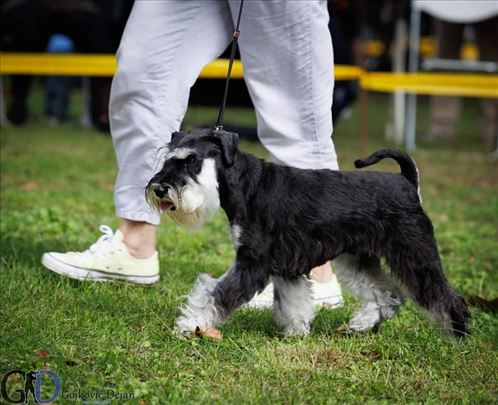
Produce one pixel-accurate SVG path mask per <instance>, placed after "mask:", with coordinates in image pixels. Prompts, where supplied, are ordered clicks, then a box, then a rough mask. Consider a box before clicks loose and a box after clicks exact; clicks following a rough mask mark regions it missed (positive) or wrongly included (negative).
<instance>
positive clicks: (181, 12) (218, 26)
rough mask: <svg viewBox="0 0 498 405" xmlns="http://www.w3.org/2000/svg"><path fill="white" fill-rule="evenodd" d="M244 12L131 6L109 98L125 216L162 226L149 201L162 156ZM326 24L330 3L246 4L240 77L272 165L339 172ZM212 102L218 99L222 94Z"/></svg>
mask: <svg viewBox="0 0 498 405" xmlns="http://www.w3.org/2000/svg"><path fill="white" fill-rule="evenodd" d="M239 6H240V1H239V0H161V1H140V0H137V1H136V2H135V4H134V6H133V10H132V12H131V15H130V17H129V19H128V23H127V25H126V29H125V31H124V34H123V38H122V40H121V45H120V47H119V50H118V53H117V60H118V70H117V72H116V75H115V76H114V80H113V84H112V91H111V101H110V121H111V133H112V138H113V142H114V147H115V151H116V155H117V161H118V167H119V174H118V177H117V181H116V188H115V205H116V213H117V215H118V216H119V217H121V218H126V219H130V220H135V221H145V222H148V223H151V224H158V223H159V220H160V218H159V215H158V213H156V212H155V211H154V210H152V209H151V208H150V207H149V206H148V205H147V203H146V202H145V198H144V187H145V185H146V184H147V182H148V181H149V179H150V178H151V177H152V175H153V173H154V171H155V170H156V169H157V167H155V166H156V164H157V161H158V149H159V148H160V147H162V146H164V145H165V144H166V143H167V142H168V141H169V139H170V135H171V133H172V132H174V131H177V130H178V129H179V128H180V124H181V122H182V119H183V117H184V115H185V112H186V109H187V104H188V98H189V90H190V87H191V86H192V85H193V84H194V82H195V81H196V79H197V77H198V75H199V73H200V71H201V70H202V68H203V67H204V66H205V65H206V64H208V63H209V62H211V61H212V60H214V59H216V58H217V57H218V56H219V55H220V54H221V53H222V52H223V51H224V50H225V49H226V47H227V46H228V45H229V44H230V42H231V40H232V38H233V31H234V21H236V19H237V15H238V11H239ZM328 20H329V16H328V12H327V4H326V1H325V0H276V1H273V0H246V1H245V3H244V9H243V11H242V20H241V23H240V31H241V36H240V38H239V47H240V53H241V58H242V63H243V65H244V76H245V81H246V84H247V87H248V89H249V93H250V95H251V99H252V101H253V103H254V106H255V108H256V117H257V130H258V135H259V137H260V139H261V142H262V143H263V145H264V146H265V147H266V148H267V149H268V150H269V152H270V153H271V156H272V159H273V161H274V162H276V163H280V164H286V165H289V166H295V167H300V168H310V169H321V168H329V169H337V157H336V153H335V150H334V145H333V143H332V138H331V135H332V116H331V106H332V91H333V86H334V78H333V53H332V40H331V37H330V33H329V30H328ZM234 96H236V95H233V94H232V95H230V97H234ZM216 97H220V102H221V94H218V95H216ZM228 104H230V103H228ZM214 119H216V117H213V120H214Z"/></svg>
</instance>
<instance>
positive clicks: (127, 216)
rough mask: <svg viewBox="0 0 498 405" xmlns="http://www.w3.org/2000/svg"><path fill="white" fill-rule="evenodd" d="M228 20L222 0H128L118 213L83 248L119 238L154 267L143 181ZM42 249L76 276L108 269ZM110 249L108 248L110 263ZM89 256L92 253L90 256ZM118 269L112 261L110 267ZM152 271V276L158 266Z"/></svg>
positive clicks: (116, 125)
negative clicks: (115, 221) (113, 224)
mask: <svg viewBox="0 0 498 405" xmlns="http://www.w3.org/2000/svg"><path fill="white" fill-rule="evenodd" d="M232 25H233V24H232V21H231V16H230V13H229V10H228V5H227V3H226V2H218V1H204V0H198V1H182V0H177V1H158V2H149V1H137V2H135V4H134V6H133V10H132V12H131V15H130V17H129V20H128V23H127V25H126V29H125V32H124V34H123V38H122V41H121V45H120V48H119V50H118V54H117V59H118V71H117V73H116V75H115V77H114V80H113V84H112V90H111V101H110V123H111V133H112V138H113V142H114V147H115V151H116V156H117V163H118V168H119V173H118V177H117V180H116V187H115V194H114V198H115V206H116V214H117V216H118V217H119V218H121V220H122V221H121V224H120V226H119V230H118V231H116V234H114V235H112V231H110V230H108V229H107V228H106V230H105V232H104V233H105V234H106V235H109V236H108V237H107V236H105V235H104V236H105V238H104V240H103V241H104V242H106V243H107V241H108V240H109V239H110V240H111V244H110V245H109V244H107V245H109V246H107V245H106V246H104V247H102V246H100V244H98V246H97V247H95V246H94V247H93V249H92V248H91V249H90V250H89V253H91V254H94V256H95V254H101V253H102V254H111V253H109V249H111V248H114V247H115V246H111V245H116V246H117V247H119V248H120V249H122V250H123V248H122V246H126V248H127V249H125V250H126V252H124V253H123V254H125V255H126V260H127V261H126V263H133V265H137V266H138V267H140V266H142V264H143V263H142V262H141V261H140V260H142V261H143V262H145V261H151V262H152V261H154V260H155V262H154V263H152V266H153V267H154V268H156V269H158V264H157V252H156V226H157V225H158V224H159V221H160V215H159V213H158V212H157V211H155V210H154V209H152V208H151V207H150V206H149V205H148V204H147V202H146V200H145V186H146V185H147V183H148V181H149V180H150V178H151V177H152V175H153V174H154V171H155V170H156V169H157V168H158V161H159V160H160V148H161V147H163V146H164V145H166V143H167V142H169V140H170V136H171V133H172V132H174V131H177V130H178V129H179V127H180V123H181V121H182V119H183V116H184V114H185V111H186V109H187V103H188V95H189V90H190V87H191V86H192V85H193V83H194V82H195V80H196V79H197V77H198V75H199V73H200V71H201V70H202V68H203V67H204V65H206V64H207V63H209V62H210V61H211V60H213V59H214V58H216V57H217V56H218V55H219V54H220V53H221V52H222V51H223V50H224V49H225V48H226V46H227V45H228V43H229V41H230V37H231V34H232V31H233V28H232ZM112 254H114V253H112ZM46 255H51V256H47V257H46ZM46 255H44V259H47V260H48V261H47V260H45V262H44V264H45V265H46V266H47V267H49V268H50V269H51V270H53V271H56V272H59V273H61V274H66V275H69V276H74V277H75V278H93V277H94V276H95V277H94V278H97V279H102V278H106V277H107V278H109V277H110V276H109V275H108V274H107V271H110V270H106V269H107V267H105V268H104V269H101V268H100V267H99V269H100V270H99V272H97V273H98V274H95V273H96V272H95V271H93V270H92V271H91V272H85V273H81V272H80V271H79V269H78V271H76V270H74V269H73V268H74V267H78V268H81V267H82V266H83V265H82V264H80V265H78V263H79V262H80V261H81V260H83V259H85V258H88V257H89V254H86V255H83V257H79V256H78V257H75V256H70V257H69V256H68V255H65V254H56V255H55V256H54V254H46ZM128 256H129V257H128ZM68 257H69V259H68ZM116 257H117V256H115V255H114V256H113V258H114V260H113V262H112V263H115V262H116ZM68 260H69V263H63V264H64V265H66V264H69V266H70V268H68V267H67V266H62V265H60V262H61V261H62V262H64V261H68ZM92 260H93V262H94V261H95V259H94V258H93V256H92ZM99 260H100V259H99ZM93 262H92V263H93ZM99 263H100V262H99ZM141 263H142V264H141ZM59 265H60V267H62V270H59V268H58V267H57V266H59ZM144 266H145V265H144ZM144 266H142V267H144ZM83 267H84V266H83ZM92 269H95V266H93V267H92ZM123 271H125V270H123V269H120V268H119V267H118V268H117V269H114V273H120V274H121V273H122V272H123ZM155 271H156V276H155V278H154V280H155V281H157V279H158V274H157V271H158V270H155ZM102 273H106V274H104V275H102ZM134 276H135V275H134ZM121 278H123V277H121ZM150 280H151V279H146V280H145V281H144V282H151V281H150ZM132 281H134V280H132ZM139 281H140V279H139Z"/></svg>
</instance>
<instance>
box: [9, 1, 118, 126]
mask: <svg viewBox="0 0 498 405" xmlns="http://www.w3.org/2000/svg"><path fill="white" fill-rule="evenodd" d="M0 15H1V21H2V34H1V46H2V50H3V51H9V52H45V50H46V49H47V44H48V42H49V38H50V36H51V35H52V34H54V33H59V34H65V35H67V36H68V37H69V38H70V39H71V40H72V41H73V43H74V45H75V49H76V51H77V52H83V53H111V52H112V47H111V44H110V40H109V33H108V29H107V26H106V24H105V20H104V18H103V17H102V14H101V12H100V10H99V8H98V7H97V6H96V5H95V4H94V3H93V2H92V1H91V0H60V1H59V0H36V1H32V0H6V1H4V2H2V5H1V8H0ZM10 79H11V80H10V96H11V101H10V103H9V105H8V108H7V118H8V119H9V121H10V122H11V123H12V124H14V125H23V124H25V123H26V121H27V119H28V110H27V103H26V102H27V97H28V95H29V91H30V87H31V82H32V77H31V76H29V75H13V76H12V77H11V78H10ZM110 83H111V81H110V79H108V78H102V77H92V78H90V90H91V100H90V111H91V117H92V121H93V123H94V125H95V126H96V127H97V128H99V129H101V130H108V128H109V118H108V117H109V113H108V100H109V91H110Z"/></svg>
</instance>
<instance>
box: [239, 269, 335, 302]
mask: <svg viewBox="0 0 498 405" xmlns="http://www.w3.org/2000/svg"><path fill="white" fill-rule="evenodd" d="M310 281H311V291H312V293H313V303H314V304H315V307H316V308H320V307H327V308H339V307H342V305H343V304H344V300H343V299H342V293H341V286H340V285H339V283H338V282H337V278H336V276H335V274H332V278H331V280H330V281H328V282H326V283H319V282H318V281H315V280H313V279H311V280H310ZM272 305H273V283H270V284H268V285H267V286H266V287H265V289H264V290H263V291H261V292H260V293H259V294H256V295H255V296H254V297H253V298H252V300H251V301H249V302H248V303H246V304H244V307H246V308H257V309H263V308H271V307H272Z"/></svg>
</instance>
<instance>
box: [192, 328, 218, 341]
mask: <svg viewBox="0 0 498 405" xmlns="http://www.w3.org/2000/svg"><path fill="white" fill-rule="evenodd" d="M195 334H196V336H201V337H206V338H208V339H210V340H221V339H223V335H222V333H221V331H220V330H219V329H216V328H206V327H204V326H197V327H196V328H195Z"/></svg>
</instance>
